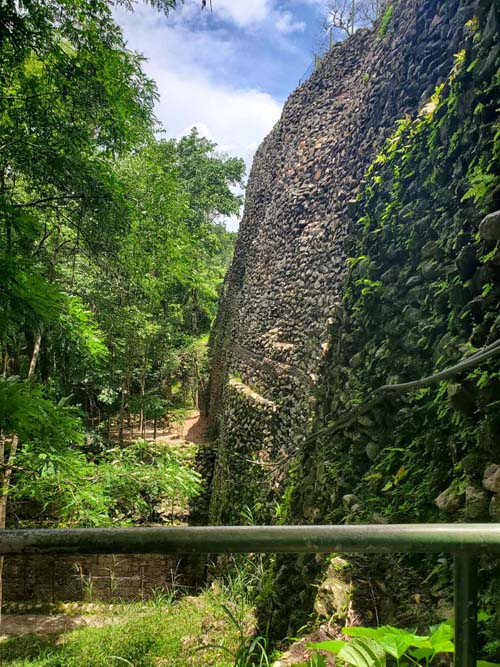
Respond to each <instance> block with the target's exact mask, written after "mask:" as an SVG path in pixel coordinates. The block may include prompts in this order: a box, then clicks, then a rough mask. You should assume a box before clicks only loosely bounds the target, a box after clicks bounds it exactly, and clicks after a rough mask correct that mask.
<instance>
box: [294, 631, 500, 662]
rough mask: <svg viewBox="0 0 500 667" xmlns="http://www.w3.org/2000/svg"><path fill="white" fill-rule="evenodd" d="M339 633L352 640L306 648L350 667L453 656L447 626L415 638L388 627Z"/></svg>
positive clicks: (451, 632) (329, 642)
mask: <svg viewBox="0 0 500 667" xmlns="http://www.w3.org/2000/svg"><path fill="white" fill-rule="evenodd" d="M342 632H343V633H344V634H345V635H348V636H349V637H352V638H353V639H350V640H349V641H344V640H340V639H334V640H331V641H325V642H320V643H316V644H309V648H312V649H314V650H315V651H326V652H329V653H334V654H335V655H337V656H338V661H339V662H340V664H345V665H352V667H385V666H386V664H387V660H389V661H390V660H394V661H395V664H396V665H397V667H400V666H401V667H403V665H404V666H408V665H410V664H412V665H417V664H422V661H425V665H426V667H428V666H429V665H431V664H433V663H435V662H436V661H438V662H439V661H440V660H441V657H442V654H444V653H453V652H454V646H453V641H452V640H453V634H454V631H453V627H452V626H451V625H449V624H448V623H441V624H440V625H437V626H434V627H432V628H430V633H429V634H428V635H417V634H415V633H414V632H409V631H408V630H402V629H399V628H395V627H392V626H389V625H386V626H381V627H377V628H365V627H361V626H355V627H346V628H343V629H342ZM315 660H316V654H313V657H312V658H311V659H310V660H309V661H308V663H307V665H306V667H315V665H316V664H317V663H316V662H315ZM391 664H394V663H391ZM482 665H485V666H486V665H491V667H498V665H494V663H487V662H484V661H481V660H480V661H478V662H477V666H478V667H481V666H482ZM297 667H301V666H297Z"/></svg>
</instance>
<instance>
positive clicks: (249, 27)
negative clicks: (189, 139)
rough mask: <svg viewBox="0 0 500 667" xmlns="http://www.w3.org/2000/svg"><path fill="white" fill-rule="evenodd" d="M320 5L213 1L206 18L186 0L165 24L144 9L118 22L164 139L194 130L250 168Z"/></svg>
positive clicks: (296, 0)
mask: <svg viewBox="0 0 500 667" xmlns="http://www.w3.org/2000/svg"><path fill="white" fill-rule="evenodd" d="M325 2H326V0H212V4H213V12H210V11H208V10H204V11H201V10H200V4H201V3H200V1H199V0H185V3H184V4H183V5H180V7H179V9H177V10H176V11H174V12H172V13H171V14H170V15H169V16H168V17H165V16H164V15H163V14H160V13H158V12H157V11H156V10H154V9H152V8H151V7H149V6H146V5H142V4H138V5H136V8H135V11H134V12H133V13H131V12H127V11H125V10H117V11H116V14H115V16H116V19H117V21H118V23H119V24H120V25H121V26H122V28H123V30H124V34H125V38H126V40H127V44H128V48H130V49H132V50H134V51H139V52H141V53H143V54H144V56H145V57H146V58H147V61H146V62H145V63H144V68H145V70H146V72H147V73H148V74H149V75H150V76H151V77H152V78H153V79H155V81H156V83H157V86H158V90H159V93H160V101H159V103H158V104H157V107H156V115H157V117H158V118H159V119H160V121H161V122H162V124H163V125H164V127H165V129H166V131H167V134H168V136H172V137H179V136H182V135H183V134H185V133H186V132H188V131H189V130H190V128H191V127H193V126H196V127H197V128H198V130H199V131H200V132H201V133H202V134H204V135H205V136H207V137H209V138H210V139H212V140H213V141H215V142H217V144H218V146H219V148H220V149H221V150H222V151H225V152H226V153H229V154H231V155H236V156H239V157H243V158H244V159H245V161H246V163H247V165H248V168H249V166H250V164H251V160H252V157H253V154H254V152H255V150H256V148H257V146H258V145H259V143H260V142H261V141H262V139H263V138H264V136H265V135H266V134H267V133H268V132H269V131H270V130H271V128H272V127H273V125H274V123H275V122H276V121H277V120H278V118H279V115H280V113H281V108H282V106H283V103H284V101H285V100H286V98H287V97H288V95H289V94H290V93H291V92H292V90H294V88H296V86H297V85H298V83H299V80H300V78H301V77H302V75H303V74H304V72H305V71H306V69H307V68H308V67H309V66H310V65H311V63H312V61H313V51H314V47H315V44H317V42H318V35H319V34H320V25H321V14H322V11H323V8H324V4H325ZM207 4H208V3H207ZM230 226H231V227H233V228H234V227H235V222H234V221H233V222H232V223H231V224H230Z"/></svg>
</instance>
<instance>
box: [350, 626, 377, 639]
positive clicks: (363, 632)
mask: <svg viewBox="0 0 500 667" xmlns="http://www.w3.org/2000/svg"><path fill="white" fill-rule="evenodd" d="M342 633H343V634H344V635H349V637H369V638H370V639H377V637H379V636H380V628H363V627H361V626H359V627H358V626H347V627H345V628H342Z"/></svg>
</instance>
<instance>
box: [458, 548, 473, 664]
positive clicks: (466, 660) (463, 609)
mask: <svg viewBox="0 0 500 667" xmlns="http://www.w3.org/2000/svg"><path fill="white" fill-rule="evenodd" d="M477 568H478V561H477V558H476V557H475V556H471V555H469V554H458V553H456V554H455V562H454V589H455V590H454V597H455V660H454V665H455V667H475V665H476V660H477V653H476V651H477V589H478V586H477Z"/></svg>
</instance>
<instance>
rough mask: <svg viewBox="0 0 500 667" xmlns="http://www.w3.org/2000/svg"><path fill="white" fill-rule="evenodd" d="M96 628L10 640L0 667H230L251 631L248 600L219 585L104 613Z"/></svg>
mask: <svg viewBox="0 0 500 667" xmlns="http://www.w3.org/2000/svg"><path fill="white" fill-rule="evenodd" d="M94 622H95V625H96V626H95V627H83V628H78V629H76V630H73V631H72V632H69V633H67V634H65V635H63V636H61V637H60V638H55V637H54V638H52V637H46V636H40V635H38V636H35V635H24V636H20V637H13V638H10V639H8V640H6V641H4V642H3V643H0V665H2V667H114V666H116V667H120V666H121V665H129V667H188V666H189V665H201V664H203V665H205V666H206V667H230V666H232V665H234V664H235V661H236V659H237V657H238V656H241V655H242V644H245V645H247V643H248V642H247V639H246V638H247V637H248V636H249V635H250V634H251V631H252V627H253V618H252V613H251V608H250V606H249V605H248V603H247V602H246V601H245V599H244V598H240V600H239V601H235V600H234V599H231V598H228V597H227V590H226V589H223V588H221V587H219V586H217V585H213V586H212V588H211V589H210V590H207V591H205V592H204V593H202V594H201V595H200V596H198V597H190V596H188V597H184V598H182V599H180V600H179V601H177V602H173V603H171V604H168V603H166V604H158V603H148V604H144V603H141V604H139V603H135V604H127V605H120V606H118V607H116V608H113V609H111V610H110V609H109V608H102V610H101V612H100V613H99V615H98V616H96V617H94ZM99 625H100V627H98V626H99ZM240 664H241V665H244V664H245V663H244V662H241V663H240Z"/></svg>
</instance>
